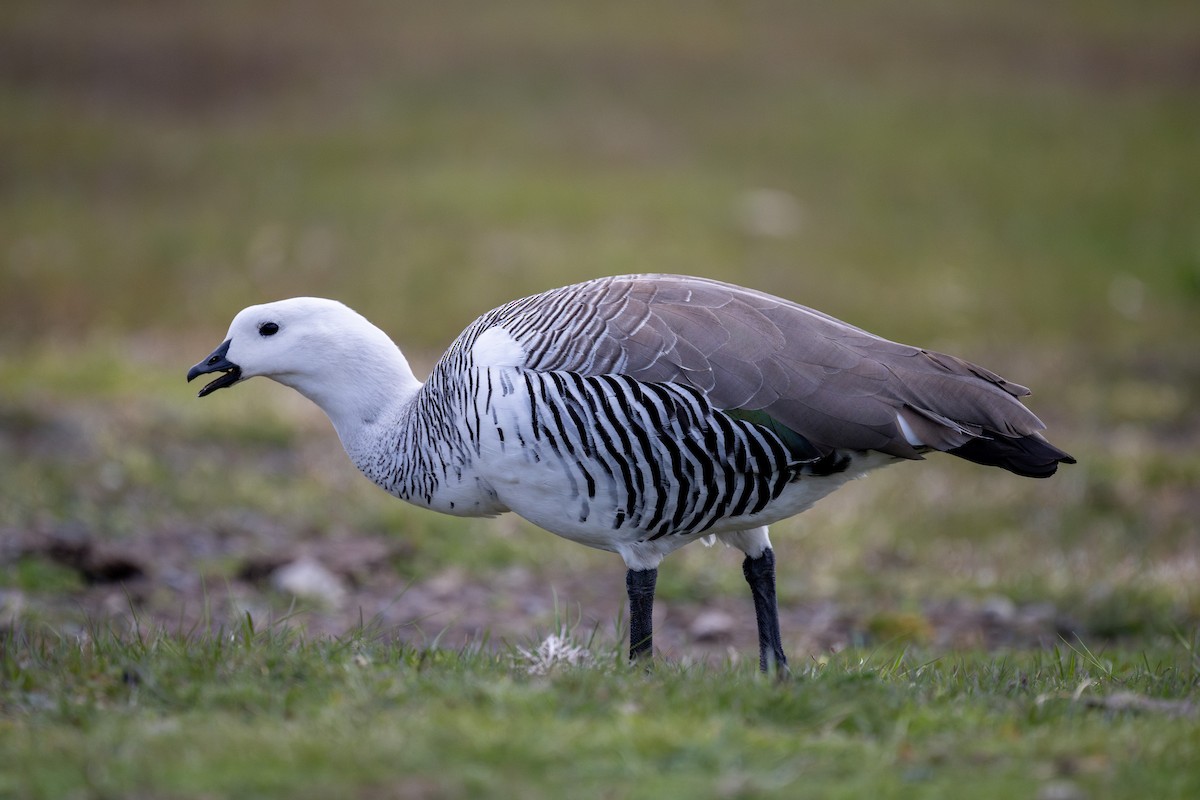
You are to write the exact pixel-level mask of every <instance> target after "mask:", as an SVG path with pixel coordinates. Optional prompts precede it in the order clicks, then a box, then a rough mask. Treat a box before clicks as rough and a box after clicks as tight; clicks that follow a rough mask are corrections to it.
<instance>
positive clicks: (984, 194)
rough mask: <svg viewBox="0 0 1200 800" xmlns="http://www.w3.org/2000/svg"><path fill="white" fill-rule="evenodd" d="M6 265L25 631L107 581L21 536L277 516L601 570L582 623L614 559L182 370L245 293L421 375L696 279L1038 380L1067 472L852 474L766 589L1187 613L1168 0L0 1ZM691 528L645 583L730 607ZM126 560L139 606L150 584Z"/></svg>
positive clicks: (732, 587)
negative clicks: (610, 302) (395, 478)
mask: <svg viewBox="0 0 1200 800" xmlns="http://www.w3.org/2000/svg"><path fill="white" fill-rule="evenodd" d="M0 270H2V272H0V534H3V535H4V536H5V537H6V538H7V539H8V540H9V541H10V542H24V544H22V545H20V546H14V547H10V548H8V550H6V555H5V559H6V561H5V562H4V564H2V565H0V570H3V571H2V572H0V581H2V582H3V585H4V586H7V587H8V588H9V590H10V594H9V595H8V597H9V601H8V602H9V605H10V606H12V607H14V608H18V607H19V608H20V609H22V613H26V614H48V615H50V616H51V617H53V614H52V613H51V612H50V611H47V610H46V609H47V608H50V607H52V606H53V598H56V597H61V596H63V595H64V593H65V594H66V595H67V596H73V597H75V598H76V599H78V598H81V597H82V598H92V597H93V596H92V595H88V594H87V593H86V592H87V591H88V587H90V586H92V585H93V584H94V583H95V582H96V580H95V576H94V575H91V576H89V575H88V574H87V572H86V570H84V571H83V577H82V578H80V577H78V576H77V575H76V572H77V571H78V570H77V569H76V568H77V567H78V564H77V563H75V562H72V561H71V560H70V559H69V558H64V557H63V556H62V554H61V553H51V554H49V555H47V554H46V553H44V552H42V551H41V550H39V545H38V544H37V543H36V541H35V540H48V539H55V540H61V539H64V538H65V539H67V540H69V541H72V542H76V543H78V541H79V540H80V539H82V540H84V541H85V542H87V543H91V544H96V543H100V544H102V543H105V542H118V543H120V542H122V541H124V542H126V543H127V547H128V548H130V549H131V550H132V551H133V552H134V553H135V554H136V553H138V552H140V553H142V554H143V555H145V554H147V553H148V552H149V551H153V550H154V549H155V548H156V547H162V548H163V552H165V551H166V549H167V548H170V547H174V548H177V549H178V548H180V547H182V548H184V555H181V556H179V558H178V563H176V565H175V567H173V569H176V568H177V569H178V570H179V571H180V572H183V573H188V572H189V571H190V572H197V571H198V572H200V573H202V574H205V575H209V576H217V577H218V579H220V580H226V581H234V582H235V585H236V581H237V580H240V579H241V578H245V577H246V570H245V569H244V568H242V567H238V566H231V564H235V563H237V559H239V558H242V554H244V553H246V552H247V551H250V552H256V550H255V548H258V549H259V550H262V549H269V547H268V545H267V544H264V542H266V541H268V540H270V541H273V539H272V537H279V536H282V537H285V538H286V539H287V540H288V541H295V542H315V541H320V540H321V539H323V538H328V537H330V536H334V537H336V536H337V535H341V534H346V535H350V534H352V533H361V534H364V535H373V536H382V537H385V538H388V539H389V541H398V542H401V543H402V545H397V547H400V548H401V552H400V555H398V556H396V557H395V559H394V561H393V562H388V563H389V569H392V568H393V567H394V570H395V573H396V575H397V576H398V577H397V579H398V580H399V579H418V578H420V577H422V576H428V575H429V574H431V573H436V572H437V571H438V570H445V569H451V568H453V569H459V568H461V569H465V570H467V571H468V572H469V573H471V574H472V575H475V574H476V573H477V574H478V576H479V580H485V579H486V578H485V577H484V576H487V575H489V574H492V573H493V572H494V570H495V569H497V568H498V565H499V566H506V565H524V566H523V567H522V568H524V569H530V570H534V571H536V572H538V574H548V575H550V576H553V575H554V574H556V573H555V570H558V569H560V568H561V569H563V570H568V571H569V570H576V572H577V573H579V572H587V571H591V570H594V569H605V570H607V573H606V578H605V580H611V581H612V582H613V583H614V589H615V593H614V595H613V597H614V598H615V599H614V601H613V605H612V606H611V607H610V606H604V607H602V608H599V609H595V613H596V614H597V615H598V616H599V617H600V618H601V619H605V618H611V615H614V614H615V613H616V609H617V608H618V607H619V594H620V591H619V590H620V584H619V575H620V568H619V565H618V564H616V563H613V562H611V560H610V558H611V557H607V556H602V555H593V554H588V553H585V552H584V551H582V550H580V549H578V548H576V547H575V546H573V545H569V544H562V543H558V542H556V541H555V540H553V539H552V537H548V536H546V535H544V534H540V533H536V532H524V529H523V528H521V526H517V528H518V529H519V530H518V532H517V533H513V530H512V529H513V525H512V524H511V523H507V522H500V523H497V522H480V523H471V522H464V521H460V520H448V521H443V520H437V519H435V518H432V517H430V516H428V515H423V514H419V513H417V512H411V513H410V512H409V511H408V510H407V509H404V508H403V507H402V506H401V505H400V504H398V503H395V502H394V501H391V500H390V499H389V498H386V497H384V496H383V495H382V494H381V493H378V492H376V491H375V490H374V489H373V488H372V487H370V486H368V485H366V483H365V481H361V480H359V479H358V478H356V477H355V476H354V475H353V474H350V468H349V466H348V465H347V464H346V463H344V460H340V456H334V455H331V454H332V453H335V452H336V440H335V439H334V438H333V436H332V433H331V432H330V431H329V430H328V429H327V426H326V425H325V424H324V422H323V420H322V419H321V418H319V416H317V415H315V413H314V412H313V411H312V410H310V409H307V408H306V407H303V406H302V404H301V403H299V401H298V400H294V399H293V398H291V396H290V395H287V396H285V392H284V391H283V390H282V389H280V388H278V387H270V386H258V385H252V386H246V387H240V388H239V389H238V390H237V391H236V392H223V393H221V394H219V395H217V396H215V397H214V398H211V399H209V400H206V401H203V402H199V401H194V399H193V397H192V395H193V392H194V387H186V386H185V385H184V384H183V380H182V379H183V374H184V371H185V370H186V368H187V367H188V366H190V365H191V364H192V363H194V362H196V361H197V360H199V359H200V358H201V357H203V356H204V355H205V354H206V353H207V352H208V351H209V349H211V347H212V346H214V345H215V344H217V343H218V342H219V341H220V339H221V336H222V335H223V333H224V330H225V327H226V325H227V324H228V320H229V319H230V318H231V316H232V315H233V314H234V313H235V312H236V311H237V310H238V309H240V308H242V307H243V306H245V305H248V304H251V303H257V302H262V301H264V300H269V299H275V298H279V297H284V296H293V295H301V294H315V295H323V296H331V297H336V298H339V299H341V300H344V301H345V302H347V303H349V304H350V305H351V306H353V307H355V308H357V309H358V310H360V311H361V312H363V313H364V314H365V315H367V316H368V317H369V318H371V319H372V320H374V321H375V322H376V323H377V324H379V325H380V326H381V327H383V328H384V329H385V330H387V331H388V332H389V333H391V334H392V335H393V336H394V337H395V338H396V340H397V341H398V342H399V343H401V345H402V346H404V347H405V348H406V350H407V351H408V352H409V353H410V354H411V355H412V357H413V359H414V361H415V362H416V363H417V364H418V365H420V364H424V365H428V364H429V363H431V361H432V360H433V359H434V358H436V356H437V354H438V353H439V352H440V351H441V349H442V348H443V347H444V346H445V345H446V344H447V343H448V342H449V341H450V340H451V338H452V337H453V336H454V335H455V334H457V332H458V331H459V330H461V329H462V328H463V327H464V326H465V325H466V324H467V323H468V322H470V321H471V320H472V319H474V317H475V316H476V315H478V314H479V313H481V312H483V311H485V310H487V309H489V308H491V307H493V306H495V305H498V304H499V303H501V302H504V301H506V300H509V299H512V298H514V297H517V296H520V295H523V294H527V293H531V292H535V291H538V290H541V289H545V288H549V287H552V286H557V285H562V284H565V283H569V282H573V281H576V280H581V279H585V278H589V277H594V276H598V275H604V274H617V273H627V272H682V273H694V274H697V275H704V276H710V277H715V278H720V279H725V280H730V281H734V282H739V283H743V284H746V285H750V286H754V287H757V288H760V289H764V290H767V291H771V292H774V293H777V294H780V295H783V296H786V297H789V298H791V299H794V300H797V301H799V302H802V303H805V304H807V305H811V306H814V307H817V308H820V309H822V310H824V311H826V312H829V313H832V314H834V315H835V316H838V317H841V318H843V319H846V320H847V321H850V322H852V323H854V324H856V325H859V326H862V327H865V328H868V329H870V330H872V331H875V332H877V333H880V334H882V335H885V336H887V337H889V338H893V339H897V340H900V341H908V342H912V343H916V344H921V345H924V346H928V347H933V348H937V349H942V350H947V351H950V352H953V353H956V354H958V355H961V356H964V357H967V358H970V359H972V360H975V361H979V362H980V363H983V364H985V365H987V366H989V367H990V368H992V369H995V370H996V371H997V372H999V373H1000V374H1002V375H1005V376H1007V377H1010V378H1011V379H1013V380H1015V381H1018V382H1020V383H1025V384H1028V385H1030V386H1032V387H1033V388H1034V389H1035V397H1034V398H1033V401H1032V402H1031V405H1032V406H1033V407H1034V409H1035V410H1036V411H1037V412H1038V413H1039V414H1040V415H1041V416H1042V417H1043V418H1044V419H1045V420H1046V421H1047V422H1048V423H1049V424H1050V429H1051V438H1052V439H1053V440H1054V441H1055V442H1056V443H1058V444H1060V445H1061V446H1062V447H1064V448H1065V449H1067V450H1068V451H1070V452H1072V453H1073V454H1075V455H1076V456H1077V457H1079V459H1080V465H1079V466H1078V467H1074V468H1070V469H1065V470H1063V472H1062V473H1061V474H1060V476H1058V477H1057V478H1055V479H1053V480H1051V481H1048V482H1045V483H1034V482H1023V481H1019V480H1017V479H1015V478H1011V477H1009V476H1001V475H998V474H997V473H995V472H992V471H988V470H984V469H981V468H976V467H972V466H969V465H964V464H961V463H958V462H953V461H952V460H951V459H935V460H931V462H930V463H928V464H922V465H919V466H913V465H909V466H907V467H905V468H904V469H896V470H894V471H889V472H888V473H887V474H885V475H880V476H877V477H873V478H872V479H871V481H868V482H865V483H864V484H863V485H861V486H858V485H856V486H855V487H854V488H853V489H847V490H846V499H842V500H838V499H831V500H830V501H829V502H828V503H827V504H823V505H822V506H821V507H820V508H818V509H817V510H814V511H813V512H811V514H809V515H806V516H805V518H804V521H797V522H794V523H788V524H787V525H783V526H780V532H779V533H777V535H776V541H777V542H779V543H780V549H781V552H783V553H785V554H786V555H785V556H781V558H786V559H788V562H789V563H788V565H787V566H785V567H783V568H781V580H782V581H783V585H782V591H783V594H784V598H785V601H787V602H790V603H801V602H815V601H816V600H820V599H830V598H832V599H833V600H834V601H835V602H840V603H844V604H848V605H851V606H855V607H858V606H856V605H855V604H864V605H870V606H871V607H882V608H892V609H899V611H897V612H894V613H892V615H891V616H885V617H883V618H881V619H879V620H875V621H869V622H868V623H864V624H866V625H867V629H868V630H874V628H871V627H870V625H876V624H877V625H878V626H879V630H880V631H882V632H883V633H884V634H887V633H888V632H889V631H892V632H894V631H893V628H895V630H898V631H899V632H901V633H904V632H905V631H909V632H911V631H916V632H918V633H920V632H921V631H924V630H925V628H924V627H923V625H924V623H923V622H922V621H921V619H920V616H921V608H922V606H921V604H922V603H923V602H924V601H925V600H926V599H928V598H929V597H938V596H959V595H965V596H968V597H986V596H990V595H992V594H995V593H999V594H1000V595H1002V596H1004V597H1006V598H1011V599H1013V600H1014V601H1016V602H1018V603H1025V602H1051V603H1053V604H1055V605H1056V606H1057V607H1059V608H1062V609H1067V610H1069V613H1070V614H1071V615H1072V618H1073V619H1075V620H1082V622H1081V623H1080V624H1081V625H1082V627H1081V628H1080V629H1081V630H1093V631H1096V632H1101V633H1105V632H1107V633H1114V632H1115V633H1121V632H1128V631H1134V632H1138V631H1145V630H1150V631H1168V630H1172V629H1177V628H1179V627H1180V626H1188V625H1192V624H1194V623H1195V621H1196V619H1197V618H1198V617H1200V595H1198V590H1197V588H1196V587H1197V586H1200V534H1198V533H1197V527H1196V523H1195V520H1196V519H1197V517H1200V492H1198V491H1197V487H1198V485H1200V456H1198V455H1197V453H1198V449H1197V444H1198V443H1200V419H1198V412H1197V401H1198V399H1200V357H1198V356H1197V335H1198V334H1200V6H1198V5H1197V4H1196V3H1195V2H1166V1H1160V2H1146V3H1137V4H1134V3H1121V2H1092V1H1090V0H1088V1H1085V0H1074V1H1072V0H1068V1H1066V2H1058V3H1044V2H1032V1H1030V0H1020V1H1016V2H1008V3H997V4H982V3H954V2H946V1H945V0H920V1H919V2H913V3H904V4H894V3H886V2H874V1H873V0H866V1H865V2H851V3H836V4H827V3H809V2H783V1H780V2H739V3H732V2H662V3H644V2H636V3H635V2H624V0H619V1H618V2H606V3H597V4H587V5H584V4H568V3H550V2H533V1H532V0H516V1H515V2H506V3H489V2H468V1H466V0H454V1H451V2H439V3H387V2H368V1H367V0H355V1H353V2H339V3H325V2H316V1H315V0H310V1H309V2H250V3H247V2H234V1H233V0H215V1H214V2H206V3H165V2H148V1H147V2H131V1H129V0H119V1H117V2H105V3H92V2H74V3H71V2H35V1H32V0H12V1H11V2H7V3H5V4H4V6H3V8H2V9H0ZM935 462H936V463H935ZM893 472H894V474H893ZM264 530H265V531H267V532H266V533H263V531H264ZM801 530H803V531H805V533H803V534H801V533H798V531H801ZM214 531H216V533H214ZM213 537H216V540H217V541H218V544H211V545H200V544H197V542H208V541H210V540H211V539H212V538H213ZM31 542H32V543H31ZM89 546H90V545H89ZM97 546H98V544H97ZM695 550H696V551H697V552H696V553H695V554H693V553H691V552H690V551H689V552H688V553H683V554H680V555H679V557H678V558H677V559H674V561H677V562H678V564H679V566H678V568H675V569H674V570H673V571H672V570H664V572H665V573H666V572H671V574H674V575H676V576H677V578H671V577H668V576H667V575H664V585H663V593H664V597H666V598H667V600H668V601H669V600H671V598H675V599H676V600H678V601H679V602H684V601H686V600H689V599H690V600H697V601H699V602H703V601H705V600H706V599H712V598H714V597H723V596H726V595H729V596H737V597H739V598H740V597H741V595H740V592H742V591H743V589H742V588H741V587H740V575H739V574H738V571H737V569H736V564H735V563H734V562H733V561H728V563H725V562H721V563H723V564H725V566H723V567H722V568H721V570H720V573H721V576H720V577H714V576H715V574H716V572H718V571H717V570H716V569H715V567H713V564H714V563H715V562H714V561H713V558H714V555H713V554H712V553H706V552H704V551H702V550H701V549H700V548H695ZM1031 554H1032V557H1031ZM129 557H130V558H133V559H134V560H135V561H136V560H137V559H136V555H133V556H129ZM721 558H726V557H724V556H721ZM727 560H728V559H727ZM64 564H66V565H67V566H66V567H64V566H63V565H64ZM599 565H604V566H603V567H600V566H599ZM139 569H141V571H142V572H143V573H146V574H150V575H151V577H152V578H153V579H154V581H155V582H153V585H152V586H151V587H150V588H147V589H146V590H145V591H144V593H143V594H139V595H137V596H136V597H135V598H134V605H138V604H141V603H144V604H146V605H147V606H152V605H154V604H155V603H157V604H158V605H157V607H160V608H162V609H164V613H165V614H167V616H169V614H170V609H171V608H172V606H173V604H174V605H178V604H179V603H181V602H182V601H181V600H179V598H178V597H177V596H176V595H175V594H172V591H175V590H176V589H175V588H172V587H175V584H172V583H171V581H170V580H166V579H164V578H163V576H164V575H168V574H173V573H170V570H168V569H167V568H165V567H161V566H159V567H155V566H153V565H149V566H147V565H145V564H142V565H141V566H140V567H139ZM64 570H65V572H64ZM239 570H240V571H239ZM724 573H728V575H725V574H724ZM567 574H571V573H569V572H568V573H567ZM179 581H182V582H183V583H186V580H185V579H183V578H180V579H179ZM672 581H675V582H674V583H673V582H672ZM160 582H161V583H164V584H165V585H166V586H167V587H168V588H166V589H164V588H161V586H159V583H160ZM500 591H501V592H502V591H503V590H502V589H501V590H500ZM72 593H74V595H72ZM13 598H17V599H13ZM82 602H83V604H82V606H78V605H73V606H70V607H69V608H67V609H66V610H65V611H62V613H63V614H64V615H66V616H68V617H69V616H71V615H76V616H78V613H79V611H80V610H81V608H82V610H84V611H86V612H88V613H93V614H97V613H100V614H102V613H121V612H122V611H123V610H128V609H123V606H122V603H121V602H119V601H118V602H116V603H115V607H114V606H113V604H112V603H111V602H110V603H109V605H107V606H106V605H103V604H98V603H95V602H91V601H82ZM280 602H281V603H283V607H284V608H286V602H285V601H280ZM905 609H910V610H913V609H915V611H913V613H914V614H915V615H916V622H913V621H912V618H910V617H909V616H905V614H906V613H908V612H905V611H904V610H905ZM60 610H61V609H60ZM505 611H506V613H509V615H510V616H511V615H513V614H518V612H516V611H513V609H511V608H506V609H505ZM864 613H866V614H870V613H874V612H864ZM518 616H519V614H518ZM889 626H891V627H889ZM897 626H898V627H897ZM793 634H795V632H793Z"/></svg>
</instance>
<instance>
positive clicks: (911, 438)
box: [896, 414, 925, 447]
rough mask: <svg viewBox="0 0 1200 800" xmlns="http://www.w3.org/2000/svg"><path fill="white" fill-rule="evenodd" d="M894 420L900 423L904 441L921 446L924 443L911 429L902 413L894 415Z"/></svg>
mask: <svg viewBox="0 0 1200 800" xmlns="http://www.w3.org/2000/svg"><path fill="white" fill-rule="evenodd" d="M896 422H897V423H898V424H899V425H900V431H901V433H903V434H904V441H906V442H908V443H909V444H911V445H912V446H913V447H923V446H924V445H925V443H924V442H922V441H921V439H920V438H919V437H918V436H917V434H916V433H915V432H914V431H913V429H912V427H911V426H910V425H909V424H908V422H907V421H906V420H905V419H904V415H903V414H897V415H896Z"/></svg>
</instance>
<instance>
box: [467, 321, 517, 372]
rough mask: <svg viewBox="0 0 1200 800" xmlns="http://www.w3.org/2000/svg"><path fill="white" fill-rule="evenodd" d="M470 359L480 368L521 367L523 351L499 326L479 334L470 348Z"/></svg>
mask: <svg viewBox="0 0 1200 800" xmlns="http://www.w3.org/2000/svg"><path fill="white" fill-rule="evenodd" d="M471 358H472V359H473V360H474V361H475V364H476V365H477V366H480V367H523V366H525V349H524V348H523V347H521V345H519V344H518V343H517V340H516V339H514V338H513V337H512V334H510V333H509V332H508V331H506V330H504V328H501V327H500V326H496V327H494V328H488V329H487V330H486V331H484V332H483V333H481V334H479V338H477V339H476V340H475V345H474V346H473V347H472V348H471Z"/></svg>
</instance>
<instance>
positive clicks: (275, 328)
mask: <svg viewBox="0 0 1200 800" xmlns="http://www.w3.org/2000/svg"><path fill="white" fill-rule="evenodd" d="M258 332H259V333H260V334H262V335H263V336H274V335H275V334H277V333H279V325H277V324H276V323H274V322H264V323H263V324H262V325H259V326H258Z"/></svg>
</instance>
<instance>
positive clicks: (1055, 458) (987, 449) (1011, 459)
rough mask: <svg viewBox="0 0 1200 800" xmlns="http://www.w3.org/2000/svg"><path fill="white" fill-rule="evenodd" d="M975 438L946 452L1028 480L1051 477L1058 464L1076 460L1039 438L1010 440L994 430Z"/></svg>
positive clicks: (1011, 438)
mask: <svg viewBox="0 0 1200 800" xmlns="http://www.w3.org/2000/svg"><path fill="white" fill-rule="evenodd" d="M984 436H986V437H987V438H983V437H980V438H978V439H972V440H971V441H969V442H967V443H966V444H964V445H960V446H959V447H955V448H953V449H951V450H947V451H946V452H947V453H950V454H951V455H955V456H958V457H959V458H965V459H966V460H967V461H974V462H975V463H976V464H983V465H984V466H987V467H1002V468H1004V469H1006V470H1008V471H1009V472H1015V473H1016V474H1018V475H1023V476H1024V477H1026V478H1049V477H1050V476H1051V475H1053V474H1054V473H1055V472H1056V471H1057V470H1058V465H1059V464H1074V463H1075V459H1074V458H1072V457H1071V456H1070V455H1068V454H1067V453H1064V452H1063V451H1062V450H1059V449H1058V448H1057V447H1055V446H1054V445H1052V444H1050V443H1049V442H1047V441H1046V440H1045V439H1043V438H1042V437H1040V436H1022V437H1009V436H1002V435H1000V434H998V433H994V432H992V431H984Z"/></svg>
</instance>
